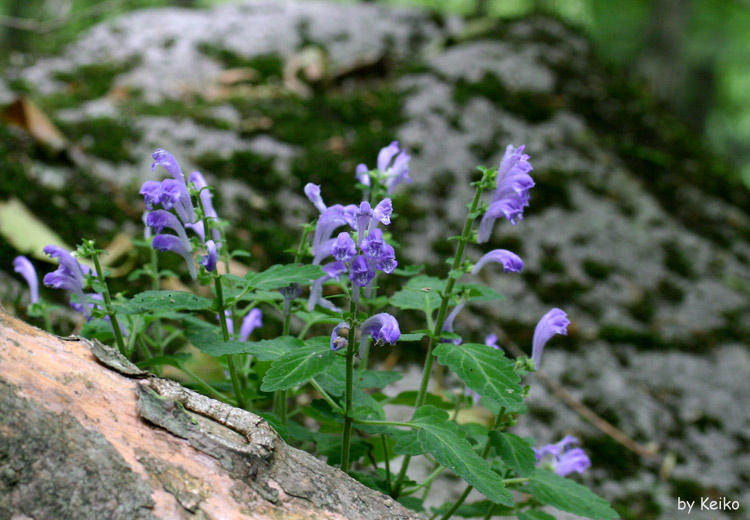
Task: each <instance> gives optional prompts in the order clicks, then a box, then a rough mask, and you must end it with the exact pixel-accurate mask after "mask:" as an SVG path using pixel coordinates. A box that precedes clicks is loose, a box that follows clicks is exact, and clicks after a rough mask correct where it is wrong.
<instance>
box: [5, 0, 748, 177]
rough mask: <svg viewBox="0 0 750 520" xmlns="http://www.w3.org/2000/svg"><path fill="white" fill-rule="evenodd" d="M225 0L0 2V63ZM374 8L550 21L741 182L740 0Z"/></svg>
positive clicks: (471, 1) (462, 0)
mask: <svg viewBox="0 0 750 520" xmlns="http://www.w3.org/2000/svg"><path fill="white" fill-rule="evenodd" d="M233 1H238V0H0V42H1V43H0V50H2V51H3V52H0V66H2V65H7V63H8V60H10V62H12V63H14V64H23V63H25V61H26V60H27V59H29V57H31V56H36V55H40V54H50V53H56V52H59V51H60V49H62V48H63V47H64V45H66V44H68V43H70V42H72V41H74V40H75V39H76V38H77V36H78V35H79V33H80V32H81V31H83V30H85V29H87V28H88V27H90V26H92V25H94V24H96V23H99V22H101V21H102V20H104V19H108V18H112V17H116V16H118V15H120V14H122V13H124V12H126V11H131V10H135V9H141V8H146V7H163V6H174V7H189V8H205V7H211V6H213V5H217V4H221V3H227V2H233ZM338 1H339V2H341V3H356V2H362V1H367V0H338ZM376 1H377V2H378V3H382V4H391V5H409V6H419V7H423V8H428V9H432V10H435V11H438V12H443V13H457V14H461V15H464V16H468V17H472V18H475V19H477V20H487V19H494V18H509V17H518V16H524V15H527V14H530V13H535V12H542V13H546V14H551V15H553V16H556V17H559V18H561V19H563V20H565V21H567V22H568V23H570V24H572V25H574V26H577V27H579V28H581V29H582V30H583V31H584V32H585V33H586V34H588V36H589V37H590V39H591V40H592V41H593V43H594V47H595V49H596V50H597V51H598V53H599V55H600V56H601V57H602V58H603V59H604V60H606V61H608V62H610V63H614V64H616V65H618V66H621V67H623V69H625V70H627V71H630V72H631V73H633V74H637V75H639V76H641V77H643V78H645V79H646V81H647V82H648V84H649V85H651V88H652V90H653V91H654V93H655V94H656V96H657V97H659V98H660V99H662V100H664V101H665V102H666V103H668V104H669V105H671V107H672V108H673V109H674V110H675V111H676V112H677V113H678V114H679V115H680V116H681V117H682V119H684V120H685V121H686V122H687V123H688V125H689V126H690V127H691V128H692V129H693V130H694V131H695V132H696V133H697V134H698V135H702V136H703V137H704V139H705V140H706V142H708V144H709V145H710V147H711V148H713V149H714V150H715V151H717V152H718V153H720V154H721V155H723V156H725V157H726V158H727V159H728V160H729V161H730V162H731V163H732V164H734V165H735V166H736V168H737V169H738V171H740V172H741V174H742V176H743V178H744V180H745V182H746V183H747V184H748V185H750V0H617V1H612V0H369V2H370V3H375V2H376ZM40 36H42V37H40Z"/></svg>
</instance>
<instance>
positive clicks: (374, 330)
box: [359, 312, 401, 355]
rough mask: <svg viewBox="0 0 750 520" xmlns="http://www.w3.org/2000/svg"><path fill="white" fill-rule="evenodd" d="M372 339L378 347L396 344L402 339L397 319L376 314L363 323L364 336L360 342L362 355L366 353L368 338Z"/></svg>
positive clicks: (385, 314) (384, 314) (383, 313)
mask: <svg viewBox="0 0 750 520" xmlns="http://www.w3.org/2000/svg"><path fill="white" fill-rule="evenodd" d="M368 335H369V336H370V337H372V339H373V340H374V341H375V345H376V346H380V345H383V344H385V343H389V344H391V345H392V344H394V343H395V342H396V341H398V338H400V337H401V331H400V330H399V328H398V322H397V321H396V318H394V317H393V316H391V315H390V314H388V313H386V312H381V313H380V314H375V315H374V316H370V317H369V318H367V319H366V320H365V321H364V323H362V336H361V338H360V341H359V352H360V355H361V354H362V353H363V352H364V346H365V344H366V343H367V336H368Z"/></svg>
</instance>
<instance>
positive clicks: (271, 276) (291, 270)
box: [245, 264, 325, 289]
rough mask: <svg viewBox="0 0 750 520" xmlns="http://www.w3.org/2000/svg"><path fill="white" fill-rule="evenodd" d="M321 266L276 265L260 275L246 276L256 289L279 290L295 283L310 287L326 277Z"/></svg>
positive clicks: (249, 283) (251, 274)
mask: <svg viewBox="0 0 750 520" xmlns="http://www.w3.org/2000/svg"><path fill="white" fill-rule="evenodd" d="M324 274H325V273H324V272H323V269H321V268H320V266H319V265H296V264H287V265H274V266H272V267H270V268H269V269H266V270H265V271H262V272H260V273H249V274H247V275H245V279H246V280H247V283H248V285H250V286H251V287H253V288H255V289H279V288H281V287H286V286H288V285H290V284H293V283H298V284H300V285H309V284H311V283H312V281H313V280H316V279H317V278H320V277H321V276H324Z"/></svg>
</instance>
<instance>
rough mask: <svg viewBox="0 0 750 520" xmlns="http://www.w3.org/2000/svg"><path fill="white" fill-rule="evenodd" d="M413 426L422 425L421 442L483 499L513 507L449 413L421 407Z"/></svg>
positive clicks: (507, 495) (509, 498) (419, 436)
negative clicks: (481, 495)
mask: <svg viewBox="0 0 750 520" xmlns="http://www.w3.org/2000/svg"><path fill="white" fill-rule="evenodd" d="M409 422H410V423H412V424H415V425H417V426H419V434H418V438H419V442H420V444H421V445H422V447H423V448H424V449H425V450H426V451H427V452H429V453H431V454H432V456H433V457H435V460H437V461H438V462H439V463H440V464H442V465H443V466H445V467H447V468H448V469H450V470H451V471H453V472H454V473H455V474H456V475H458V476H459V477H461V478H463V479H464V480H465V481H466V482H468V483H469V484H471V485H472V486H474V487H475V488H477V490H478V491H479V492H480V493H482V494H483V495H484V496H486V497H487V498H489V499H490V500H492V501H493V502H497V503H499V504H504V505H508V506H511V505H513V495H512V494H511V493H510V491H508V490H507V489H506V488H505V484H503V479H502V478H501V477H500V475H498V474H497V473H495V472H494V471H492V468H491V467H490V464H489V463H488V462H487V461H486V460H484V459H483V458H482V457H480V456H479V455H477V454H476V452H475V451H474V449H473V448H472V447H471V444H469V441H467V440H466V437H465V433H464V432H463V430H461V428H460V427H459V426H458V425H457V424H456V423H454V422H452V421H450V420H449V419H448V414H447V413H446V412H444V411H442V410H438V409H437V408H435V407H434V406H422V407H421V408H418V409H417V410H416V411H415V412H414V417H412V419H411V421H409Z"/></svg>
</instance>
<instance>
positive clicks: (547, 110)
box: [453, 73, 559, 123]
mask: <svg viewBox="0 0 750 520" xmlns="http://www.w3.org/2000/svg"><path fill="white" fill-rule="evenodd" d="M477 97H483V98H485V99H487V100H488V101H490V102H492V103H493V104H494V105H496V106H497V107H498V108H500V109H502V110H504V111H508V112H510V113H512V114H515V115H518V116H520V117H521V118H522V119H523V120H524V121H528V122H529V123H541V122H543V121H547V120H548V119H550V118H551V117H552V116H553V115H554V113H555V111H556V110H557V109H558V108H559V101H558V100H557V98H555V97H554V96H550V95H549V94H538V93H534V92H529V91H526V90H519V91H513V90H508V89H507V88H506V87H505V85H504V84H503V83H502V82H501V81H500V80H499V79H498V78H497V77H496V76H495V75H494V74H490V73H486V74H485V75H484V76H483V77H482V79H480V80H479V81H477V82H468V81H465V80H459V81H458V82H457V83H456V85H455V86H454V89H453V100H454V101H455V102H456V103H458V104H459V105H465V104H466V103H468V102H469V101H471V100H473V99H475V98H477Z"/></svg>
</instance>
